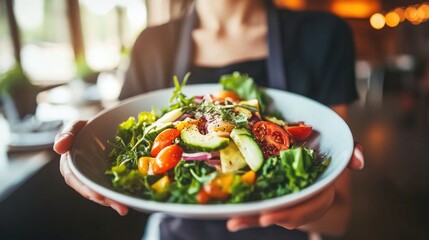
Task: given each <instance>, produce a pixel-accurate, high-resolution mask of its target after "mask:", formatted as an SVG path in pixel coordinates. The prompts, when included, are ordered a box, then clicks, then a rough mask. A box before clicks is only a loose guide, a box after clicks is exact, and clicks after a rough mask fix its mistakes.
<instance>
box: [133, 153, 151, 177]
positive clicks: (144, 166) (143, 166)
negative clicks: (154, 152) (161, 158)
mask: <svg viewBox="0 0 429 240" xmlns="http://www.w3.org/2000/svg"><path fill="white" fill-rule="evenodd" d="M154 161H155V158H151V157H141V158H139V161H138V164H137V167H138V170H139V172H140V173H141V174H142V175H143V176H146V175H148V174H151V173H152V169H151V167H152V163H153V162H154Z"/></svg>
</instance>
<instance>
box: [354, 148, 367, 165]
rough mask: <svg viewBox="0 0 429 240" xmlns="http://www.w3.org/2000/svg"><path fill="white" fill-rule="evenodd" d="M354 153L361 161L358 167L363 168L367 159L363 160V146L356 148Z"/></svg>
mask: <svg viewBox="0 0 429 240" xmlns="http://www.w3.org/2000/svg"><path fill="white" fill-rule="evenodd" d="M354 154H355V157H356V159H357V160H358V161H359V163H360V165H359V167H358V169H363V167H364V166H365V161H364V160H363V159H364V158H363V149H362V147H361V146H357V147H356V148H355V152H354Z"/></svg>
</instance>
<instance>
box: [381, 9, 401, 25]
mask: <svg viewBox="0 0 429 240" xmlns="http://www.w3.org/2000/svg"><path fill="white" fill-rule="evenodd" d="M385 19H386V25H387V26H389V27H396V26H398V24H399V22H400V21H401V19H400V17H399V15H398V14H397V13H396V12H389V13H388V14H386V17H385Z"/></svg>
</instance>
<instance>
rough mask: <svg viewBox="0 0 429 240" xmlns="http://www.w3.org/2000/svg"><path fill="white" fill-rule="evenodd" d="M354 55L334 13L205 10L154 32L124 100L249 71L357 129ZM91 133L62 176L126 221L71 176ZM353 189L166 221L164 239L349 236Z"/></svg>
mask: <svg viewBox="0 0 429 240" xmlns="http://www.w3.org/2000/svg"><path fill="white" fill-rule="evenodd" d="M353 51H354V50H353V41H352V36H351V32H350V30H349V28H348V27H347V25H346V24H345V23H344V22H343V21H341V20H339V19H338V18H336V17H334V16H332V15H329V14H326V13H316V12H312V13H309V12H292V11H288V10H280V9H277V8H275V7H274V6H273V5H272V3H271V2H270V1H264V0H234V1H231V0H218V1H210V0H196V2H195V6H194V8H192V9H191V10H190V12H189V13H188V14H187V15H186V16H185V17H183V18H180V19H178V20H174V21H171V22H169V23H167V24H164V25H161V26H157V27H153V28H148V29H147V30H145V31H143V33H142V34H141V35H140V36H139V38H138V39H137V40H136V43H135V46H134V48H133V52H132V59H131V63H130V68H129V70H128V72H127V75H126V80H125V84H124V87H123V89H122V92H121V95H120V98H121V99H123V98H127V97H130V96H133V95H136V94H139V93H143V92H146V91H150V90H155V89H159V88H164V87H169V86H171V83H172V81H171V79H172V76H173V75H178V76H179V78H180V77H183V76H184V74H185V73H186V72H191V73H192V74H191V79H190V80H189V83H201V82H213V81H215V82H217V80H218V79H219V76H220V75H223V74H226V73H231V72H233V71H240V72H243V73H248V74H249V75H250V76H252V77H253V78H254V79H255V80H256V81H257V83H258V84H259V85H262V86H269V87H273V88H279V89H286V90H288V91H291V92H296V93H299V94H302V95H306V96H308V97H311V98H313V99H316V100H317V101H320V102H322V103H323V104H326V105H329V106H330V107H331V108H332V109H333V110H334V111H336V112H337V113H338V114H339V115H340V116H341V117H343V118H344V119H347V104H348V103H350V102H352V101H354V100H355V99H356V98H357V94H356V89H355V86H354V52H353ZM85 123H86V122H85V121H80V122H77V123H76V124H74V125H73V127H72V128H70V129H66V130H64V131H63V132H62V133H60V134H59V135H58V137H57V140H56V143H55V146H54V149H55V151H57V152H58V153H60V154H63V155H62V157H61V166H60V168H61V172H62V174H63V176H64V178H65V180H66V182H67V183H68V184H69V185H70V186H71V187H73V188H74V189H76V190H77V191H78V192H79V193H80V194H82V195H83V196H85V197H87V198H89V199H91V200H93V201H95V202H97V203H99V204H102V205H106V206H110V207H112V208H114V209H115V210H116V211H118V213H119V214H121V215H125V214H126V213H127V207H126V206H123V205H121V204H119V203H116V202H114V201H112V200H110V199H107V198H104V197H103V196H101V195H99V194H97V193H95V192H93V191H91V190H90V189H89V188H88V187H86V186H85V185H83V184H82V183H81V182H79V180H78V179H76V177H75V176H74V175H73V174H72V173H71V172H70V169H69V166H68V165H67V161H66V160H65V159H66V157H67V156H68V155H67V151H68V150H69V149H70V147H71V145H72V142H73V138H74V135H75V134H76V133H77V132H78V131H79V129H81V128H82V127H83V126H84V125H85ZM362 167H363V154H362V147H361V146H360V145H359V144H357V145H356V146H355V150H354V155H353V157H352V159H351V160H350V164H349V168H350V169H361V168H362ZM349 182H350V173H349V170H345V171H344V172H343V173H342V174H341V175H340V176H339V177H338V179H337V180H336V181H335V182H334V183H333V184H332V185H330V186H329V187H328V188H326V189H325V190H324V191H322V192H321V193H319V194H318V195H316V196H314V197H312V198H311V199H309V200H306V201H305V202H302V203H299V204H297V205H295V206H293V207H289V208H285V209H277V210H276V211H274V212H264V213H260V215H258V216H252V217H236V218H231V219H229V220H228V221H227V222H226V223H225V222H222V221H210V222H206V221H192V220H184V219H178V218H166V219H163V221H162V223H161V226H162V228H163V231H162V232H163V238H162V239H202V238H204V239H210V237H212V239H242V238H243V239H261V237H262V238H264V239H277V238H276V237H278V238H279V239H280V238H285V237H289V238H290V239H307V238H308V234H307V233H309V232H318V233H321V234H327V235H334V236H336V235H341V234H343V233H344V232H345V230H346V227H347V222H348V220H349V215H350V204H351V196H350V195H351V194H350V186H349ZM177 226H180V228H179V229H180V230H178V231H176V228H175V227H177ZM192 229H194V231H188V230H192ZM195 229H199V230H200V231H195ZM201 229H205V230H206V231H201ZM292 229H299V231H298V230H292ZM238 230H241V231H238ZM291 230H292V231H291Z"/></svg>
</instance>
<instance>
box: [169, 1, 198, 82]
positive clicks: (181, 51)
mask: <svg viewBox="0 0 429 240" xmlns="http://www.w3.org/2000/svg"><path fill="white" fill-rule="evenodd" d="M196 22H197V12H196V10H195V4H192V6H191V7H190V8H189V10H188V12H187V13H186V16H185V17H184V18H183V24H182V29H181V31H180V35H179V39H178V41H177V42H178V44H177V50H176V58H175V59H174V65H173V76H177V77H178V78H179V80H180V81H181V80H182V79H183V78H184V77H185V75H186V73H187V72H188V71H189V65H190V63H191V61H192V59H191V56H192V55H193V47H192V44H193V41H192V30H193V29H194V28H195V24H196ZM171 79H173V78H171Z"/></svg>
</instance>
